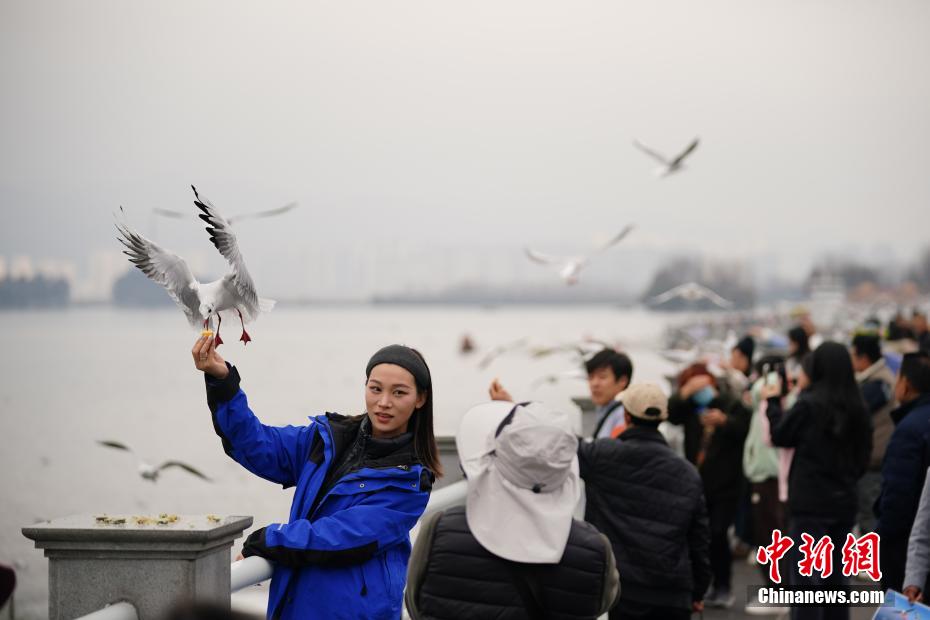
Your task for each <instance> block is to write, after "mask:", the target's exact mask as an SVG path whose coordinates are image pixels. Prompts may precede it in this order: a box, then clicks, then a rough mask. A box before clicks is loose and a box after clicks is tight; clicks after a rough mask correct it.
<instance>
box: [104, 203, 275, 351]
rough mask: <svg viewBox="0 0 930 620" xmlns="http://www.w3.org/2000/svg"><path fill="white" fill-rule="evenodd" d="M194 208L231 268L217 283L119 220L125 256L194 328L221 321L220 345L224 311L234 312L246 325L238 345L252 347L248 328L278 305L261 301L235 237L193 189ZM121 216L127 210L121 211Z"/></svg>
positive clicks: (217, 335) (218, 333)
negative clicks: (201, 277) (198, 276)
mask: <svg viewBox="0 0 930 620" xmlns="http://www.w3.org/2000/svg"><path fill="white" fill-rule="evenodd" d="M191 189H193V190H194V196H195V198H196V200H194V204H195V205H196V206H197V208H198V209H200V211H201V213H200V218H201V219H202V220H203V221H204V222H206V223H207V224H208V226H207V228H206V230H207V233H209V235H210V241H212V242H213V245H214V246H216V249H217V250H219V252H220V254H222V255H223V258H225V259H226V261H227V262H228V263H229V267H230V269H229V272H228V273H227V274H226V275H225V276H223V277H222V278H220V279H219V280H214V281H213V282H205V283H202V282H198V281H197V279H196V278H195V277H194V274H193V273H192V272H191V270H190V267H188V265H187V263H186V262H185V261H184V259H183V258H181V257H180V256H178V255H177V254H174V253H172V252H170V251H168V250H166V249H164V248H163V247H161V246H160V245H158V244H157V243H155V242H154V241H152V240H150V239H147V238H145V237H143V236H142V235H140V234H139V233H137V232H135V231H134V230H132V228H130V227H129V225H128V224H127V223H126V222H125V221H119V220H118V221H117V223H116V228H117V230H118V231H119V232H120V234H121V235H122V236H121V237H118V240H119V242H120V243H122V244H123V245H124V246H126V249H125V250H123V254H126V255H127V256H128V257H129V262H131V263H133V264H134V265H135V266H136V267H138V268H139V269H140V270H141V271H142V273H144V274H145V275H146V276H148V277H149V278H150V279H151V280H153V281H155V282H157V283H158V284H161V285H162V286H163V287H165V289H166V290H167V291H168V294H169V295H170V296H171V298H172V299H173V300H174V301H175V303H176V304H178V306H179V307H180V308H181V310H183V311H184V314H185V316H187V320H188V322H189V323H190V324H191V326H192V327H195V328H199V326H200V324H201V322H202V323H203V328H204V329H212V325H213V317H214V316H215V317H216V318H217V326H216V344H217V346H219V345H221V344H222V343H223V340H222V339H221V338H220V324H221V323H222V322H223V317H222V315H221V314H220V312H223V311H232V310H235V311H236V313H237V314H238V315H239V321H240V323H241V325H242V335H241V336H240V337H239V340H240V341H241V342H243V343H246V344H248V343H249V342H250V341H251V340H252V339H251V338H250V337H249V334H248V332H246V331H245V324H246V323H249V322H252V321H254V320H255V319H257V318H258V316H259V315H260V314H261V313H263V312H270V311H271V309H272V308H273V307H274V304H275V302H274V301H273V300H270V299H263V298H260V297H259V296H258V293H257V292H256V290H255V284H254V283H253V282H252V277H251V276H250V275H249V272H248V270H247V269H246V266H245V261H244V260H243V258H242V254H241V253H240V252H239V245H238V243H237V241H236V235H235V234H234V233H233V232H232V230H231V229H230V227H229V222H227V221H226V220H225V219H224V218H223V216H222V215H220V213H219V212H218V211H217V210H216V207H214V206H213V205H212V204H211V203H210V201H208V200H207V199H205V198H203V199H202V198H201V197H200V195H199V194H198V193H197V188H195V187H194V186H193V185H192V186H191ZM120 211H122V207H120Z"/></svg>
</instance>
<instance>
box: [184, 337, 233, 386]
mask: <svg viewBox="0 0 930 620" xmlns="http://www.w3.org/2000/svg"><path fill="white" fill-rule="evenodd" d="M191 355H193V356H194V366H196V367H197V370H202V371H204V372H205V373H207V374H208V375H210V376H211V377H216V378H217V379H225V378H226V375H228V374H229V369H228V368H227V367H226V362H225V361H224V360H223V358H222V357H220V354H219V353H217V352H216V341H215V340H214V339H213V336H201V337H200V338H198V339H197V342H195V343H194V348H193V349H191Z"/></svg>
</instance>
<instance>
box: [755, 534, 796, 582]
mask: <svg viewBox="0 0 930 620" xmlns="http://www.w3.org/2000/svg"><path fill="white" fill-rule="evenodd" d="M793 546H794V541H793V540H791V539H790V538H789V537H787V536H782V535H781V530H772V544H771V545H769V546H768V547H759V551H758V552H757V553H756V561H757V562H758V563H759V564H761V565H762V566H765V565H766V564H771V566H769V579H771V580H772V581H773V582H775V583H781V573H779V572H778V560H780V559H781V558H782V556H784V555H785V554H786V553H788V549H790V548H791V547H793Z"/></svg>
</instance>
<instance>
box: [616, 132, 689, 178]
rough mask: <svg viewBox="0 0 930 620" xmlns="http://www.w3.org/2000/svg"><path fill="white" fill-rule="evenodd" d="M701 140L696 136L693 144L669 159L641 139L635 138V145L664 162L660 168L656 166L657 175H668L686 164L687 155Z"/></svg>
mask: <svg viewBox="0 0 930 620" xmlns="http://www.w3.org/2000/svg"><path fill="white" fill-rule="evenodd" d="M699 141H700V140H699V139H698V138H695V139H694V141H693V142H692V143H691V144H689V145H688V147H687V148H686V149H685V150H683V151H682V152H681V153H679V154H678V156H676V157H674V158H673V159H669V158H667V157H665V156H664V155H662V154H661V153H659V152H658V151H655V150H653V149H651V148H649V147H648V146H646V145H645V144H643V143H642V142H640V141H639V140H633V146H635V147H636V148H638V149H639V150H641V151H642V152H643V153H645V154H646V155H649V156H650V157H652V158H653V159H655V160H656V161H658V162H659V163H660V164H662V165H661V166H660V167H659V168H656V170H655V174H656V176H657V177H667V176H668V175H670V174H674V173H676V172H678V171H679V170H681V169H682V168H684V167H685V164H684V161H685V157H687V156H688V155H690V154H691V153H692V152H693V151H694V149H696V148H697V146H698V142H699Z"/></svg>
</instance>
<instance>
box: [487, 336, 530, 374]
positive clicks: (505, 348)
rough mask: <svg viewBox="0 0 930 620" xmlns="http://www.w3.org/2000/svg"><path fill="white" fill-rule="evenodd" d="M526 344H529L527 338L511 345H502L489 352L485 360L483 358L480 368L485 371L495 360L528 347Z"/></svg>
mask: <svg viewBox="0 0 930 620" xmlns="http://www.w3.org/2000/svg"><path fill="white" fill-rule="evenodd" d="M526 342H527V339H526V338H520V339H519V340H514V341H513V342H511V343H508V344H501V345H498V346H496V347H494V348H493V349H491V350H490V351H488V352H487V353H486V354H485V356H484V357H483V358H481V361H480V362H478V368H480V369H481V370H484V369H485V368H487V367H488V366H490V365H491V362H493V361H494V360H495V359H497V358H498V357H500V356H501V355H503V354H504V353H507V352H508V351H513V350H515V349H522V348H523V347H525V346H526Z"/></svg>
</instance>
